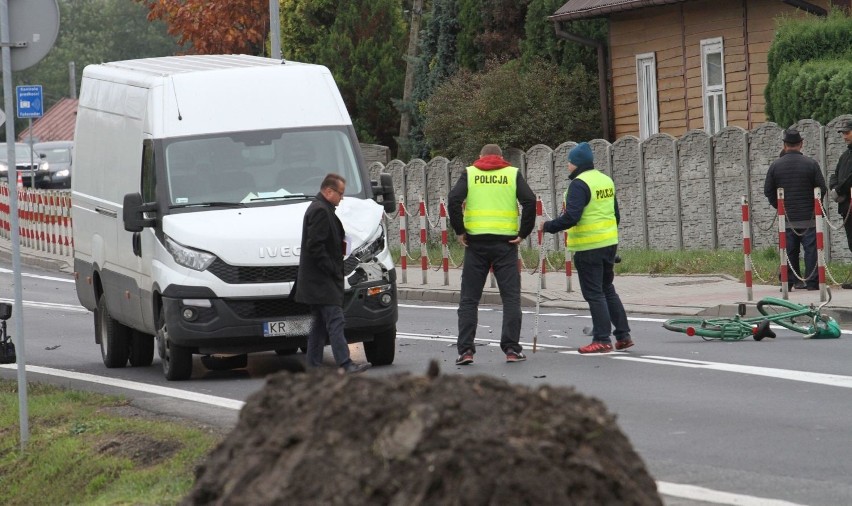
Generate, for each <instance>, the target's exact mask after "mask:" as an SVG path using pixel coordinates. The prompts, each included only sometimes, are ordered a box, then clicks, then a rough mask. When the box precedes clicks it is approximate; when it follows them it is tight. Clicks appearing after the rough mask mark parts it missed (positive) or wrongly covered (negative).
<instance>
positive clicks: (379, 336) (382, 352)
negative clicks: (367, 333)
mask: <svg viewBox="0 0 852 506" xmlns="http://www.w3.org/2000/svg"><path fill="white" fill-rule="evenodd" d="M364 354H365V355H366V356H367V362H370V363H371V364H373V365H390V364H392V363H393V359H394V355H395V354H396V325H394V326H393V327H391V328H389V329H387V330H385V331H383V332H378V333H376V334H375V335H374V336H373V340H372V341H366V342H365V343H364Z"/></svg>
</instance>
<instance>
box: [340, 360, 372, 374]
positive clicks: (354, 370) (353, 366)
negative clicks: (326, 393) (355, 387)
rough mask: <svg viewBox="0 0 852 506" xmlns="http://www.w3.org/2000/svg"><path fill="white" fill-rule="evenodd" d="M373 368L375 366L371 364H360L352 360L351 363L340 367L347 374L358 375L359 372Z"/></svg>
mask: <svg viewBox="0 0 852 506" xmlns="http://www.w3.org/2000/svg"><path fill="white" fill-rule="evenodd" d="M372 366H373V364H371V363H369V362H362V363H359V362H355V361H354V360H350V361H349V362H346V363H345V364H343V365H342V366H340V368H341V369H342V370H343V372H345V373H346V374H358V373H359V372H364V371H366V370H367V369H369V368H370V367H372Z"/></svg>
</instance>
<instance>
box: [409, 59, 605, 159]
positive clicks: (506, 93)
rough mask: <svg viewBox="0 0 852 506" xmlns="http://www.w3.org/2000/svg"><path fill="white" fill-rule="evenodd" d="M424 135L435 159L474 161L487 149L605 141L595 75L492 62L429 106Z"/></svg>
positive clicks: (443, 89)
mask: <svg viewBox="0 0 852 506" xmlns="http://www.w3.org/2000/svg"><path fill="white" fill-rule="evenodd" d="M424 113H425V114H424V116H425V128H424V132H425V135H426V139H427V141H428V144H429V145H430V146H432V153H431V155H432V156H446V157H448V158H452V157H455V156H460V157H462V158H464V159H468V160H473V159H475V158H476V156H477V154H478V153H479V150H480V148H481V147H482V146H483V145H484V144H489V143H494V144H499V145H500V146H503V147H509V146H512V147H517V148H521V149H528V148H529V147H531V146H533V145H535V144H546V145H549V146H558V145H559V144H560V143H562V142H564V141H566V140H568V139H573V140H577V141H580V140H588V139H591V138H594V137H598V136H600V105H599V101H598V96H597V86H596V82H595V80H594V76H591V75H590V74H589V73H587V72H586V71H585V70H584V69H583V68H582V67H576V68H575V69H574V70H573V71H572V72H571V73H566V72H565V71H563V70H562V69H560V68H559V67H558V66H556V65H554V64H552V63H547V62H544V61H541V60H537V61H534V62H532V63H531V64H530V65H529V66H528V67H527V70H525V71H524V70H522V64H521V61H520V60H511V61H508V62H498V61H491V62H489V63H488V64H487V65H486V68H485V70H484V71H483V72H480V73H474V72H470V71H468V70H460V71H459V72H458V73H457V74H455V75H454V76H453V77H452V78H450V79H448V80H447V81H445V82H444V83H443V84H442V85H440V86H439V87H438V88H437V89H436V90H435V92H434V93H433V95H432V96H431V97H430V98H429V100H428V101H427V102H426V107H425V111H424Z"/></svg>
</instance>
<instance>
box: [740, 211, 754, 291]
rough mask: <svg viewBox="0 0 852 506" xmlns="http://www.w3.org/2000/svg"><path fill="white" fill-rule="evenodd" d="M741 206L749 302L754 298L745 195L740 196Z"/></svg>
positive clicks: (749, 223)
mask: <svg viewBox="0 0 852 506" xmlns="http://www.w3.org/2000/svg"><path fill="white" fill-rule="evenodd" d="M742 208H743V259H744V261H745V285H746V297H747V299H746V300H748V301H749V302H750V301H751V300H752V299H753V298H754V293H753V291H752V277H751V222H750V221H749V216H748V202H747V201H746V198H745V195H743V196H742Z"/></svg>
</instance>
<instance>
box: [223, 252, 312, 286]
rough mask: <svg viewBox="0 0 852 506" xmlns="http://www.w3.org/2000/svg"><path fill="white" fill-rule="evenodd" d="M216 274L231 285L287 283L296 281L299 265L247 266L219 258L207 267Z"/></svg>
mask: <svg viewBox="0 0 852 506" xmlns="http://www.w3.org/2000/svg"><path fill="white" fill-rule="evenodd" d="M207 270H208V271H210V272H211V273H213V275H214V276H216V277H217V278H219V279H221V280H222V281H224V282H225V283H228V284H229V285H240V284H245V283H287V282H292V281H296V275H297V274H298V273H299V266H298V265H287V266H284V265H278V266H273V267H246V266H241V265H230V264H227V263H225V262H224V261H223V260H222V259H221V258H217V259H216V260H214V261H213V263H212V264H210V267H208V268H207Z"/></svg>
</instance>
